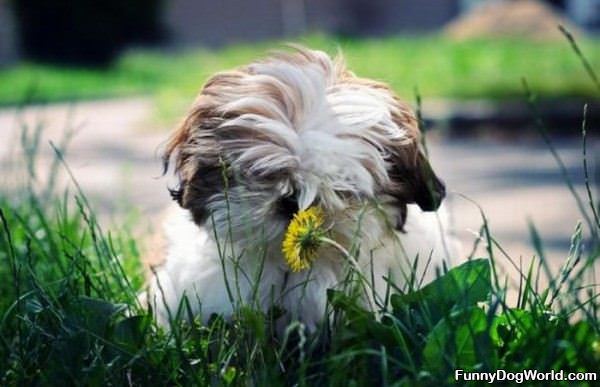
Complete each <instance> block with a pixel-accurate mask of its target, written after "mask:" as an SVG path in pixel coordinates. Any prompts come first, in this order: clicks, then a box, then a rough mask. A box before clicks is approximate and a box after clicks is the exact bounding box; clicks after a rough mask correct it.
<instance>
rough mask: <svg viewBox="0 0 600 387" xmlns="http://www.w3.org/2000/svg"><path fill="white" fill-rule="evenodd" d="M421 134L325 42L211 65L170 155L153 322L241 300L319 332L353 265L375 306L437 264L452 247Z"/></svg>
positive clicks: (390, 97) (396, 102)
mask: <svg viewBox="0 0 600 387" xmlns="http://www.w3.org/2000/svg"><path fill="white" fill-rule="evenodd" d="M420 144H421V143H420V132H419V127H418V123H417V119H416V118H415V114H414V113H413V111H412V110H411V109H410V107H409V106H408V105H407V104H405V103H403V102H402V101H400V99H399V98H398V97H397V96H396V95H395V94H394V93H393V91H392V90H391V89H390V88H389V87H388V86H387V85H385V84H383V83H380V82H376V81H373V80H368V79H364V78H359V77H357V76H356V75H354V74H353V73H352V72H350V71H349V70H347V69H346V67H345V65H344V62H343V60H342V59H341V58H339V57H338V58H335V59H332V58H330V57H329V56H328V55H327V54H325V53H324V52H321V51H315V50H309V49H306V48H301V47H295V48H294V49H293V50H291V51H290V52H280V53H276V54H273V55H272V56H270V57H268V58H267V59H264V60H260V61H257V62H254V63H251V64H249V65H247V66H244V67H240V68H238V69H236V70H233V71H226V72H222V73H218V74H216V75H214V76H213V77H211V78H210V79H209V80H208V81H207V82H206V84H205V85H204V87H203V88H202V90H201V92H200V94H199V95H198V97H197V99H196V101H195V102H194V104H193V106H192V108H191V110H190V111H189V113H188V115H187V117H186V118H185V120H184V121H183V123H182V124H181V126H180V127H179V128H178V129H177V130H176V131H175V132H174V133H173V135H172V136H171V138H170V140H169V142H168V144H167V145H166V151H165V154H164V161H165V168H166V170H167V169H168V168H169V167H172V169H173V170H174V172H175V175H176V176H177V178H178V180H179V186H178V187H177V188H176V189H173V190H172V196H173V198H174V200H175V201H176V202H177V205H176V206H174V208H172V209H171V210H170V214H169V215H168V217H167V219H166V221H165V223H164V234H165V246H164V247H165V250H164V251H161V252H159V254H162V258H161V259H160V260H159V261H160V262H159V265H157V266H155V268H154V269H153V275H152V278H151V281H150V285H149V289H148V292H147V295H148V296H149V298H148V300H147V302H148V304H150V306H151V307H153V309H154V311H155V314H156V316H157V319H158V321H159V322H161V323H163V324H168V323H169V319H171V318H173V317H174V316H175V315H176V313H177V311H178V309H179V308H181V306H182V305H183V304H185V305H186V308H188V309H191V311H192V313H194V314H195V315H197V316H201V318H203V319H205V320H206V319H208V318H209V317H210V316H211V315H212V314H215V313H216V314H220V315H224V316H225V317H227V316H231V315H232V314H233V313H234V311H235V310H236V308H237V307H238V306H240V305H242V304H247V305H251V306H253V307H256V308H259V309H261V310H263V311H265V312H267V311H269V310H270V308H272V307H274V306H276V307H278V308H280V309H281V310H283V311H285V315H284V317H283V319H284V320H285V321H287V322H289V321H291V320H299V321H300V322H301V323H303V324H304V325H305V326H306V327H307V328H308V329H309V330H313V329H315V328H316V327H317V326H318V325H319V323H320V322H321V321H323V320H324V318H325V314H326V304H327V299H326V292H327V289H336V288H340V287H341V286H342V284H343V283H344V282H345V281H346V280H347V278H348V273H349V272H352V271H354V272H360V273H359V274H360V276H359V277H360V281H363V282H365V284H364V285H365V288H366V289H369V290H368V291H365V292H364V294H365V295H364V298H365V300H364V301H365V302H364V303H365V305H368V306H370V307H374V305H376V304H378V305H382V304H384V303H385V300H384V299H385V295H386V294H388V293H389V291H390V287H392V288H393V287H396V286H398V287H402V286H403V285H404V284H406V282H407V281H408V278H409V277H410V276H411V275H414V273H412V274H411V270H413V269H415V268H416V269H417V270H418V271H419V270H420V271H421V272H422V271H423V270H424V266H425V263H426V262H427V264H428V265H429V266H430V267H429V270H428V271H429V272H430V273H431V272H434V270H433V266H435V265H436V264H439V263H440V262H442V260H444V259H446V258H448V256H449V255H451V254H452V253H453V251H452V250H453V249H451V248H449V245H451V243H448V241H447V240H446V239H447V238H446V237H447V233H446V232H445V231H442V230H443V228H444V219H443V218H444V216H440V213H439V212H438V213H435V212H434V211H435V210H437V209H438V207H439V206H440V203H441V202H442V199H443V198H444V196H445V188H444V184H443V183H442V182H441V181H440V180H439V179H438V178H437V177H436V175H435V173H434V172H433V170H432V168H431V166H430V164H429V162H428V161H427V158H426V157H425V155H424V154H423V152H422V149H421V148H420V147H421V145H420ZM311 216H312V218H311ZM311 219H312V220H311ZM295 221H296V222H298V224H296V225H295V226H294V227H296V229H295V230H292V231H290V228H291V223H292V222H295ZM302 221H304V222H305V223H304V224H302ZM306 222H308V223H306ZM311 222H312V223H311ZM302 227H304V228H302ZM311 227H312V228H314V230H313V229H310V228H311ZM289 232H292V235H287V236H286V234H287V233H289ZM294 232H296V234H293V233H294ZM302 232H304V234H302ZM313 232H314V233H318V238H320V239H318V238H317V239H315V241H316V242H315V243H313V244H312V245H310V246H305V245H303V243H304V242H306V240H308V239H310V238H311V237H314V236H315V235H312V236H311V235H308V234H310V233H313ZM294 237H296V238H297V240H296V241H294V240H293V238H294ZM284 238H292V240H291V241H290V240H288V241H287V242H286V243H288V246H287V248H285V246H284V248H282V244H283V245H285V243H284ZM302 238H304V239H302ZM321 240H324V241H330V242H331V243H322V244H320V243H319V241H321ZM313 242H314V241H313ZM294 243H296V244H294ZM307 243H309V244H310V241H308V242H307ZM302 249H308V250H310V251H309V253H307V252H306V251H303V250H302ZM449 250H451V251H449ZM286 254H287V255H291V256H286ZM294 254H295V256H293V255H294ZM417 258H418V260H419V262H420V265H414V261H415V259H417ZM294 260H295V261H294ZM155 263H156V262H155ZM421 274H422V273H421ZM421 274H417V276H420V275H421ZM413 278H414V277H413ZM184 298H185V299H186V300H185V302H182V300H184ZM186 315H187V312H186Z"/></svg>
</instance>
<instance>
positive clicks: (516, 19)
mask: <svg viewBox="0 0 600 387" xmlns="http://www.w3.org/2000/svg"><path fill="white" fill-rule="evenodd" d="M558 25H563V26H564V27H566V28H567V29H568V30H569V31H571V33H573V35H575V36H582V35H583V33H582V32H581V31H580V30H579V28H577V27H576V26H574V25H573V24H571V22H570V21H569V20H567V18H566V17H565V16H563V15H561V14H560V13H559V12H558V11H556V10H555V9H554V8H552V7H550V6H548V5H546V4H544V3H542V2H541V1H537V0H496V1H490V2H486V3H484V4H482V5H480V6H477V7H475V8H474V9H473V10H472V11H470V12H469V13H467V14H466V15H464V16H462V17H459V18H458V19H456V20H454V21H453V22H451V23H450V24H448V25H447V26H446V28H445V29H444V33H445V34H446V35H447V36H449V37H451V38H453V39H456V40H467V39H474V38H502V37H513V38H520V39H521V38H523V39H533V40H559V39H564V37H563V36H562V34H561V33H560V31H559V30H558Z"/></svg>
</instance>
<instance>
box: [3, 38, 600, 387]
mask: <svg viewBox="0 0 600 387" xmlns="http://www.w3.org/2000/svg"><path fill="white" fill-rule="evenodd" d="M310 39H311V42H312V43H313V44H312V45H314V46H319V47H325V48H330V46H329V45H332V41H330V40H328V39H325V38H319V37H312V38H310ZM426 42H429V43H428V44H425V43H426ZM434 42H436V40H427V39H423V40H421V41H420V42H416V41H412V42H410V43H409V42H406V41H404V42H401V41H399V40H393V39H390V40H385V41H377V42H375V41H361V42H348V43H346V44H343V47H344V48H345V51H346V53H347V56H348V60H349V61H350V62H351V64H353V65H354V67H355V68H356V69H357V71H359V72H363V71H364V72H367V71H370V73H368V74H365V75H370V76H375V77H380V75H381V77H383V74H392V73H394V74H400V73H401V72H402V71H401V70H398V71H397V72H396V71H395V70H394V69H395V67H394V66H391V65H389V61H387V60H384V59H383V57H384V56H383V55H382V53H388V54H390V55H391V54H392V53H396V54H395V55H394V56H392V57H393V58H395V59H394V60H395V61H397V63H400V59H401V58H402V57H403V55H404V54H406V55H408V53H409V52H410V49H409V48H410V47H413V48H414V49H415V50H424V51H427V50H431V51H432V52H433V51H438V50H442V51H443V50H444V49H448V50H449V51H451V52H453V53H454V52H455V51H454V50H456V49H457V48H456V47H454V48H452V49H450V48H448V47H449V46H448V47H446V48H444V47H443V45H442V47H435V44H434ZM438 43H439V42H438ZM487 44H489V43H487ZM423 45H424V46H423ZM478 45H481V46H478ZM506 45H507V46H506V47H505V48H503V50H507V51H510V52H511V53H512V54H515V55H516V54H517V53H519V52H521V53H523V52H524V51H520V50H526V47H520V48H519V49H516V48H515V47H517V46H515V44H512V43H506ZM517 45H518V44H517ZM398 46H402V47H403V49H404V50H406V51H403V53H404V54H397V51H396V50H397V47H398ZM467 46H468V47H470V48H468V47H467ZM467 46H464V47H463V49H464V50H466V52H471V51H470V50H473V51H474V52H475V53H474V54H473V55H482V56H480V57H479V58H478V60H480V61H481V64H480V65H478V66H475V64H476V62H475V61H474V62H472V63H471V62H470V61H471V59H466V58H463V57H462V56H460V55H458V54H456V53H455V54H454V55H457V56H456V57H455V60H456V62H459V63H463V62H465V63H463V65H464V66H465V68H467V69H468V68H469V66H471V65H472V66H475V67H476V68H478V69H480V70H481V69H482V68H483V69H487V70H486V71H489V75H492V74H494V70H492V69H493V68H496V67H494V66H493V65H491V64H486V63H487V62H486V60H485V59H486V58H487V56H486V55H484V54H477V53H479V52H480V51H481V50H484V49H485V47H487V45H486V43H483V42H481V43H477V44H475V43H470V44H469V45H467ZM508 47H510V49H509V48H508ZM552 47H554V48H552V49H548V50H549V51H548V52H549V53H552V52H554V50H555V49H556V47H555V46H552ZM263 48H264V47H263V46H261V48H260V50H262V49H263ZM543 48H544V46H543V45H539V46H538V47H537V49H538V50H540V51H539V52H540V53H541V52H545V50H544V49H543ZM529 49H531V50H533V49H534V46H530V47H529ZM511 50H514V51H511ZM583 50H584V52H586V53H587V52H588V51H589V47H588V46H586V45H584V46H583ZM255 51H256V48H254V47H250V46H244V47H237V48H231V49H227V50H224V51H221V52H219V53H218V54H216V53H198V52H197V53H189V54H186V55H183V56H182V57H181V58H180V60H178V61H173V60H170V59H169V57H167V56H163V55H159V54H148V53H145V54H135V55H134V54H130V55H128V56H126V57H125V58H123V59H122V61H121V62H120V64H119V65H118V66H117V67H116V68H115V69H113V70H109V71H108V72H106V73H98V72H93V71H92V72H89V71H82V72H80V73H77V74H78V75H77V76H80V77H82V78H85V79H88V84H89V85H95V87H96V86H97V87H99V88H100V86H102V81H101V80H102V77H115V78H114V79H115V80H116V79H120V82H121V83H120V88H119V90H120V91H119V92H122V93H129V92H132V93H133V92H135V87H133V86H132V85H134V84H135V82H140V84H142V83H144V82H142V81H141V79H143V78H146V79H148V80H151V81H152V82H154V85H155V86H156V85H160V86H156V93H157V94H156V95H157V98H167V97H165V96H161V95H163V93H167V94H166V95H168V93H169V90H172V92H173V93H174V94H175V95H177V96H184V95H185V93H187V92H189V93H193V89H195V88H197V85H195V84H193V83H190V82H188V80H189V77H190V76H192V75H191V74H190V73H187V72H181V71H183V70H184V69H195V71H194V74H196V75H194V77H196V76H197V77H198V78H199V79H203V78H204V77H205V76H206V74H208V73H211V72H212V71H213V70H214V69H216V68H220V67H228V66H230V65H234V64H236V63H241V62H244V61H246V60H247V59H248V58H251V57H253V56H254V54H255ZM484 51H485V50H484ZM466 52H463V54H461V55H466ZM358 53H361V55H360V57H359V56H358ZM369 54H371V55H369ZM505 54H506V52H505ZM546 55H547V58H551V57H552V55H550V54H548V53H547V54H546ZM593 55H597V53H596V54H593V53H592V56H591V59H590V60H591V61H592V63H598V62H597V60H598V57H597V56H595V57H594V56H593ZM378 58H381V59H378ZM438 58H439V60H440V61H446V60H448V59H447V58H445V59H442V56H440V57H438ZM469 58H470V56H469ZM511 58H512V56H511V57H510V58H505V59H506V60H507V61H508V62H510V61H511V60H515V58H512V59H511ZM571 61H572V62H573V64H570V63H571ZM578 61H579V59H578V58H577V56H575V55H573V54H571V56H570V59H569V58H568V57H567V55H566V54H565V57H564V58H563V59H561V60H560V61H558V60H557V61H555V62H553V64H552V66H557V67H553V71H555V73H554V74H555V75H556V74H562V72H561V71H558V70H557V69H558V68H559V67H560V66H559V65H558V62H560V63H563V64H565V67H568V68H570V66H573V67H572V72H570V73H569V74H571V73H572V74H580V73H581V77H582V79H581V85H582V88H581V90H584V89H585V90H586V91H585V93H584V95H587V93H589V95H597V93H598V92H599V91H600V90H596V91H594V89H593V88H594V87H595V86H594V82H593V80H589V79H587V81H584V79H586V78H584V75H585V71H584V70H583V69H582V68H581V67H580V65H581V64H580V63H579V62H578ZM175 62H176V63H175ZM149 63H153V64H154V65H153V66H154V67H151V68H152V69H153V70H151V69H150V67H145V69H146V70H145V71H142V68H144V66H149ZM198 63H202V66H198V68H196V67H194V64H198ZM361 63H362V66H364V67H363V68H361ZM384 63H385V64H387V65H385V66H384ZM403 63H404V62H403ZM415 63H416V62H415ZM536 63H537V62H536ZM566 63H569V65H566ZM530 65H531V66H532V68H533V69H532V70H531V71H532V73H536V72H538V73H541V72H543V71H541V70H540V69H544V68H545V66H546V65H545V64H544V63H543V62H540V64H539V65H538V64H533V62H532V63H531V64H530ZM431 66H432V67H431V70H430V71H431V74H432V75H433V74H434V73H433V71H434V66H433V65H431ZM461 66H462V65H461ZM461 66H458V67H461ZM399 67H400V68H401V69H402V68H403V69H404V70H405V71H415V72H417V71H418V69H416V68H415V67H414V66H412V67H411V68H410V70H407V69H406V68H405V67H404V65H403V66H400V65H399ZM126 68H127V69H129V70H125V69H126ZM134 68H137V69H138V70H136V71H133V70H132V69H134ZM526 68H527V67H523V68H522V70H525V69H526ZM118 69H120V70H118ZM165 69H169V70H170V71H174V73H169V74H170V76H169V77H167V76H165V75H164V74H166V73H165ZM30 70H31V69H30ZM438 70H439V71H437V73H436V75H438V76H441V77H445V76H447V74H446V73H445V72H444V71H443V69H438ZM14 71H25V72H26V71H29V70H26V68H25V67H22V68H21V69H20V70H18V69H17V70H14ZM41 71H42V72H44V71H48V69H42V70H41ZM54 71H56V72H55V73H54V74H55V76H57V77H63V79H69V78H68V77H67V76H66V75H65V74H62V73H60V71H59V70H54ZM128 71H133V73H137V74H138V75H139V74H145V75H143V76H142V75H140V78H139V79H138V80H137V81H135V80H134V79H130V78H129V77H127V76H126V74H127V72H128ZM378 71H380V72H378ZM497 71H499V70H497ZM544 71H545V70H544ZM466 72H467V73H468V72H469V71H466ZM482 73H485V71H483V70H482ZM23 74H24V73H23ZM117 74H120V75H118V76H117ZM158 74H163V76H164V77H163V76H158ZM378 74H379V75H378ZM565 74H566V73H565ZM522 75H526V76H527V77H528V80H529V84H530V85H531V88H532V89H534V90H535V89H539V88H541V86H539V84H538V83H537V82H540V78H538V80H537V81H535V80H533V79H531V78H529V75H528V74H522ZM506 76H507V79H508V75H506ZM569 76H570V75H569ZM74 77H75V76H74ZM515 77H516V78H517V79H518V76H515ZM565 77H566V76H565ZM167 78H168V79H167ZM500 78H502V76H501V77H500ZM559 78H561V77H559V76H555V77H554V78H553V79H555V80H554V81H553V82H555V83H556V84H558V85H560V84H561V83H562V80H561V79H559ZM107 79H108V78H104V80H105V81H106V80H107ZM386 79H388V81H390V82H393V83H394V85H395V86H396V87H397V88H398V90H404V91H405V92H407V93H409V92H411V90H412V87H413V85H410V86H406V85H403V84H401V83H397V82H400V80H401V79H402V77H400V76H399V75H398V76H397V77H395V78H393V77H390V78H386ZM482 79H487V78H486V77H483V78H482ZM547 80H548V79H546V81H547ZM134 81H135V82H134ZM462 81H463V82H464V80H462ZM471 81H472V82H474V80H471ZM128 82H130V83H128ZM457 82H458V81H457ZM516 82H519V81H516ZM26 83H27V82H25V84H26ZM57 83H58V84H60V82H57ZM448 84H449V83H447V84H446V86H447V85H448ZM461 84H462V83H461ZM507 84H508V82H507ZM518 84H519V85H520V83H518ZM464 85H465V86H467V85H470V83H469V82H467V83H464ZM183 86H185V87H186V90H187V91H184V89H183ZM430 86H431V87H432V88H433V87H434V83H431V85H430ZM471 86H472V89H470V90H471V92H473V93H475V90H476V87H477V85H471ZM584 86H585V87H584ZM90 87H91V86H90ZM115 87H116V86H115ZM457 87H458V86H457ZM520 87H521V86H518V87H517V86H515V89H514V93H515V94H517V93H519V94H523V91H522V89H521V88H520ZM546 87H548V88H549V87H550V86H549V84H546ZM420 88H421V93H422V94H425V93H433V92H432V91H428V89H427V83H424V84H423V85H420ZM25 89H26V88H24V90H25ZM159 90H162V91H159ZM448 90H449V89H448ZM504 90H506V89H504ZM138 91H141V90H138ZM594 93H596V94H594ZM98 94H101V93H100V92H98ZM433 94H434V93H433ZM91 95H94V93H90V94H89V96H91ZM473 95H477V94H473ZM499 95H500V94H498V96H499ZM502 95H507V96H508V95H511V93H508V94H502ZM463 96H464V97H468V96H469V94H463ZM530 97H531V96H530ZM177 98H179V97H177ZM167 99H168V98H167ZM531 100H532V101H533V98H531ZM538 124H539V126H540V130H541V131H542V134H544V135H546V134H545V133H546V132H545V131H544V124H543V122H541V121H540V120H538ZM24 129H25V128H24ZM39 130H43V127H41V126H40V127H38V128H37V129H33V130H32V129H31V128H29V130H28V131H24V132H23V133H24V134H23V136H22V142H23V149H26V150H27V152H26V156H27V157H24V159H23V160H20V165H22V167H23V168H22V170H21V169H17V168H15V169H14V173H19V172H22V173H24V174H26V176H29V178H28V179H26V183H25V184H24V185H23V186H22V187H18V188H17V189H13V190H11V191H7V188H6V187H0V278H2V281H0V385H3V386H4V385H6V386H21V385H40V386H46V385H56V384H58V383H60V384H64V385H86V386H106V385H113V386H121V385H123V386H125V385H126V386H131V385H135V386H138V385H139V386H146V385H157V386H162V385H169V386H171V385H173V386H192V385H193V386H205V385H223V386H248V385H255V386H290V385H294V386H363V385H372V386H445V385H456V384H457V383H456V380H455V376H456V370H463V371H479V372H494V371H496V370H504V371H507V372H514V374H510V375H513V378H515V379H512V380H511V381H510V382H509V383H508V384H509V385H515V384H516V383H518V381H519V380H521V378H524V377H525V374H524V373H523V371H524V370H530V371H531V372H539V373H540V374H536V378H537V380H538V381H539V382H532V381H531V380H529V381H526V380H525V381H523V380H521V381H523V385H548V384H550V382H548V380H547V379H546V378H548V374H546V373H551V372H553V371H554V372H558V371H562V372H563V374H562V375H563V376H564V377H566V378H568V377H571V376H573V375H572V374H571V373H575V372H580V373H587V374H586V375H583V374H579V376H580V377H588V378H591V377H596V378H600V375H598V373H597V372H598V370H599V369H600V320H599V307H600V303H599V301H598V289H597V286H598V284H597V280H596V278H595V270H594V269H595V266H596V265H597V260H598V259H599V257H600V237H599V235H600V220H599V217H598V205H597V203H598V200H597V198H595V197H593V193H592V189H591V188H590V187H589V185H588V184H587V181H586V187H587V188H588V190H587V192H585V196H584V197H580V196H578V194H577V192H576V191H575V190H573V195H574V196H575V197H574V200H577V201H578V203H579V204H580V208H581V217H582V219H584V222H583V223H582V224H580V225H578V227H577V229H576V230H575V232H574V234H573V235H572V236H571V247H570V250H569V252H568V254H567V255H566V256H565V257H564V262H563V265H562V267H561V269H560V270H559V271H558V272H552V270H551V269H550V268H549V266H548V262H547V261H546V260H545V259H544V258H543V257H544V246H543V245H542V242H541V240H540V238H539V237H538V234H537V232H536V230H535V227H534V226H533V225H532V227H531V230H530V232H531V243H532V245H533V246H534V247H535V248H536V251H537V254H536V257H534V258H533V259H532V260H531V264H530V265H529V266H526V267H523V266H522V265H521V264H520V261H515V260H513V259H512V258H511V257H510V256H507V255H506V254H505V253H504V250H503V249H502V246H501V245H499V244H498V243H497V241H496V240H495V238H494V233H493V229H490V227H489V223H488V221H487V218H486V217H485V214H483V213H482V226H481V229H480V230H479V238H478V239H477V241H478V242H477V243H480V244H483V246H485V247H486V248H485V251H486V252H485V254H483V256H477V257H476V256H472V255H471V256H469V257H467V259H466V260H465V261H464V263H463V264H461V265H459V266H456V267H453V268H449V269H447V270H444V271H442V272H440V273H439V277H438V279H437V280H435V281H434V282H432V283H431V284H429V285H426V286H424V287H421V288H419V286H418V279H416V278H414V277H412V278H410V279H409V280H408V281H406V283H404V284H395V285H396V287H394V288H393V291H392V292H391V293H392V294H391V295H390V302H389V304H383V305H378V306H377V307H376V309H377V310H376V311H375V312H373V311H371V310H366V309H365V308H364V307H363V306H361V305H362V304H361V303H360V302H359V301H358V300H357V298H356V292H355V291H356V290H360V288H359V287H360V286H361V282H360V281H361V279H360V276H358V275H356V273H353V272H352V269H351V268H350V269H349V270H350V272H349V277H348V282H347V285H348V286H347V287H346V289H345V290H346V291H345V292H342V291H340V290H337V291H334V290H330V291H328V293H327V295H326V297H327V299H328V305H329V311H328V316H327V318H325V319H324V321H325V323H324V324H323V326H322V327H321V329H320V330H319V331H318V332H316V333H315V334H307V333H306V332H305V331H304V330H303V329H302V326H301V325H300V324H297V323H296V324H292V325H290V326H289V327H288V329H287V330H286V331H285V333H284V334H283V335H277V334H274V332H275V329H273V327H274V325H275V324H276V323H277V319H278V318H280V317H281V315H282V313H285V311H284V310H273V311H272V312H270V313H267V314H265V313H262V312H261V311H258V310H255V309H253V308H252V307H251V306H242V307H240V308H239V309H237V311H236V313H235V314H234V317H233V318H232V319H231V320H227V321H226V320H224V319H223V318H221V317H219V316H212V318H211V319H210V321H209V322H208V323H203V321H202V320H201V319H199V318H197V317H195V316H192V315H190V314H188V311H189V306H188V304H187V303H186V301H185V300H183V301H182V303H181V305H180V308H179V310H176V311H173V313H172V316H171V318H170V320H171V321H170V327H169V329H165V328H164V327H161V326H158V325H157V324H156V323H155V322H154V319H153V315H152V311H151V310H146V309H144V308H142V307H141V306H140V305H139V303H138V302H137V294H139V292H140V291H142V289H143V270H142V268H141V264H140V256H141V254H140V249H141V246H142V245H143V241H139V240H135V239H134V238H133V237H132V236H131V233H130V232H129V229H128V227H126V225H120V226H118V227H113V228H112V229H111V230H110V231H108V230H104V229H103V228H102V227H100V225H99V224H98V223H97V221H96V217H95V211H94V208H93V207H91V206H90V204H89V202H88V201H87V199H86V197H85V193H84V192H81V191H80V190H79V189H78V186H77V185H74V186H73V188H71V190H70V191H66V190H63V189H61V188H59V187H57V186H55V185H54V183H55V182H56V181H57V179H55V178H52V177H51V178H49V179H47V181H48V183H47V185H43V186H40V183H39V181H38V180H37V179H36V178H35V177H36V169H35V166H34V165H35V160H36V157H35V155H36V150H37V149H38V148H39V145H40V144H39V139H40V137H39V132H37V131H39ZM585 138H586V137H585V134H583V139H584V140H585ZM546 139H547V140H548V145H549V147H550V151H552V141H551V140H550V139H549V138H548V137H546ZM585 144H586V143H585V141H583V144H582V165H583V168H584V171H585V172H586V173H585V176H588V173H589V171H587V166H586V162H587V159H586V157H589V155H586V151H585V146H586V145H585ZM60 155H61V151H60V150H57V158H56V160H57V162H56V164H55V166H56V168H53V169H52V171H53V172H52V176H55V174H56V173H65V172H68V169H67V166H65V165H62V163H61V160H62V159H61V157H60ZM554 155H555V157H556V158H557V162H558V164H557V165H558V166H557V168H563V167H562V165H563V164H561V161H560V159H559V156H558V155H557V154H554ZM14 165H17V164H14ZM566 180H567V182H568V184H570V180H569V179H566ZM474 250H475V249H474ZM223 258H224V259H227V257H223ZM501 265H512V266H514V267H515V268H517V269H518V271H519V276H518V277H517V278H513V279H509V278H506V277H504V275H502V274H499V270H498V268H499V267H500V266H501ZM543 284H547V285H543ZM357 287H358V288H357ZM509 289H511V290H513V291H516V292H517V297H516V300H510V299H508V298H507V294H508V291H509ZM500 375H501V374H500ZM529 375H530V376H531V374H529ZM595 380H596V382H594V381H590V382H582V381H580V382H574V381H568V380H563V381H555V382H553V383H552V385H559V386H570V385H582V386H593V385H597V383H598V382H597V379H595ZM540 382H541V383H542V384H540ZM458 384H466V385H482V384H486V383H485V382H483V383H482V382H480V383H475V382H474V383H460V382H459V383H458Z"/></svg>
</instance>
